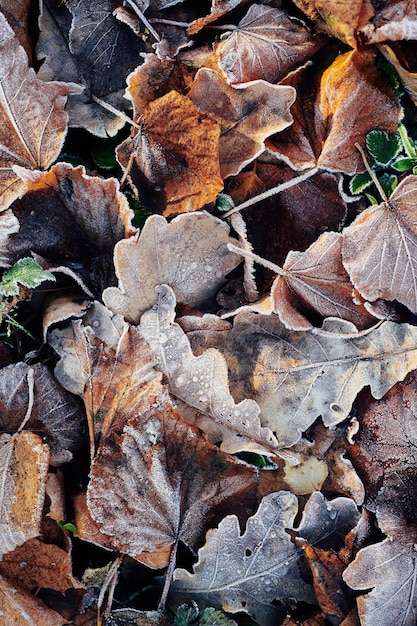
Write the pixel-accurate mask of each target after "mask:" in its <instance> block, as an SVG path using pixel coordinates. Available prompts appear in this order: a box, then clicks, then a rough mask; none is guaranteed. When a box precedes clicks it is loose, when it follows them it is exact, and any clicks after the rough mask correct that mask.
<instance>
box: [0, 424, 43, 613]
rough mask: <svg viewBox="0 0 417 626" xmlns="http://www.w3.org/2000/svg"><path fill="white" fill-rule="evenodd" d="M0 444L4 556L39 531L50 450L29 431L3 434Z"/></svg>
mask: <svg viewBox="0 0 417 626" xmlns="http://www.w3.org/2000/svg"><path fill="white" fill-rule="evenodd" d="M0 446H1V447H0V556H3V555H4V554H7V553H8V552H11V551H12V550H14V549H15V548H16V547H17V546H20V545H22V544H23V543H24V542H25V541H27V540H28V539H31V538H32V537H36V536H37V535H38V534H39V532H40V522H41V517H42V508H43V504H44V497H45V485H46V478H47V475H48V467H49V449H48V446H47V445H46V444H43V443H42V440H41V438H40V437H38V435H34V434H33V433H30V432H21V433H17V434H15V435H13V436H10V435H2V436H1V440H0ZM0 608H1V601H0Z"/></svg>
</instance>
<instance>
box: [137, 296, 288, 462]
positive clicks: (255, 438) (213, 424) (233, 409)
mask: <svg viewBox="0 0 417 626" xmlns="http://www.w3.org/2000/svg"><path fill="white" fill-rule="evenodd" d="M157 293H158V302H157V304H156V305H155V306H154V307H153V308H152V309H151V310H149V311H147V312H146V313H144V314H143V316H142V319H141V323H140V327H139V331H140V334H141V335H142V336H143V337H144V338H145V339H146V341H147V342H148V344H149V345H150V347H151V349H152V351H153V354H154V355H155V360H156V367H157V368H158V369H160V370H161V371H162V372H163V373H164V375H165V376H166V378H167V381H168V388H169V391H170V393H171V394H172V395H173V396H174V398H175V400H176V402H178V401H181V403H183V404H184V405H185V406H186V407H188V411H186V409H185V407H183V408H182V409H181V411H182V413H183V415H184V417H185V418H186V419H187V420H188V421H192V422H193V423H195V424H196V425H197V426H198V427H199V428H201V429H202V430H203V431H204V432H206V433H207V435H208V437H209V439H210V441H212V442H213V443H217V442H220V441H221V442H222V443H221V446H220V448H221V450H224V451H225V452H229V453H234V452H238V451H241V450H249V451H256V452H259V453H260V454H274V452H275V451H276V448H277V442H276V440H275V438H274V437H273V435H272V433H271V431H270V430H268V429H267V428H262V427H261V425H260V422H259V417H258V416H259V407H258V406H257V404H256V403H255V402H253V401H252V400H242V402H239V403H238V404H236V403H235V401H234V400H233V398H232V396H231V395H230V392H229V387H228V376H227V365H226V362H225V360H224V359H223V357H222V355H221V354H220V353H219V352H218V351H217V350H207V351H206V352H204V353H203V354H201V355H200V356H199V357H195V356H194V355H193V353H192V351H191V348H190V344H189V342H188V339H187V337H186V335H185V333H184V332H183V330H182V329H181V327H180V326H179V325H178V324H176V323H175V322H174V319H175V296H174V293H173V291H172V289H171V288H170V287H168V286H167V285H161V286H160V287H158V288H157ZM190 408H191V412H190V410H189V409H190ZM185 411H186V412H185Z"/></svg>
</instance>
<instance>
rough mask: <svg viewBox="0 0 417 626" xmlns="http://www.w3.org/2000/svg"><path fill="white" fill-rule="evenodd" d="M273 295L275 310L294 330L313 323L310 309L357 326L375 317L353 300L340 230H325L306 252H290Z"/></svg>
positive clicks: (373, 319) (303, 328) (306, 327)
mask: <svg viewBox="0 0 417 626" xmlns="http://www.w3.org/2000/svg"><path fill="white" fill-rule="evenodd" d="M271 298H272V301H273V308H274V312H275V313H278V315H279V317H280V319H281V321H282V322H283V323H284V324H285V326H287V328H291V329H293V330H306V329H308V328H312V327H313V324H311V322H310V321H309V320H308V311H309V310H310V311H314V312H315V313H318V314H319V315H321V316H322V317H332V316H333V317H341V318H342V319H345V320H348V321H350V322H352V323H353V324H355V326H356V327H357V328H365V327H367V326H370V325H371V324H372V322H373V321H375V318H373V317H372V316H371V315H370V314H369V313H368V312H367V311H366V309H365V308H364V306H363V305H357V304H356V303H355V302H354V300H353V285H352V283H351V282H350V280H349V276H348V274H347V272H346V270H345V269H344V267H343V264H342V235H341V234H340V233H332V232H327V233H323V234H322V235H321V236H320V237H319V238H318V239H317V240H316V241H315V242H314V243H313V244H311V246H310V247H309V248H308V249H307V250H306V251H305V252H289V254H288V255H287V259H286V261H285V263H284V265H283V271H282V273H281V275H279V276H278V277H277V278H276V280H275V282H274V284H273V286H272V289H271ZM305 309H307V314H306V312H305Z"/></svg>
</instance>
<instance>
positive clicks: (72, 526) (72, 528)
mask: <svg viewBox="0 0 417 626" xmlns="http://www.w3.org/2000/svg"><path fill="white" fill-rule="evenodd" d="M58 526H59V527H60V528H63V529H64V530H69V531H70V533H76V532H78V530H77V527H76V525H75V524H73V523H72V522H64V521H63V520H61V521H60V522H58Z"/></svg>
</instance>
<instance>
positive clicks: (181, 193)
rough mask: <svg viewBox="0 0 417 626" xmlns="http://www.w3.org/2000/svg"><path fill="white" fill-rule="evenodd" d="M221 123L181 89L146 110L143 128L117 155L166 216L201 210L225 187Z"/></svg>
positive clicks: (145, 196)
mask: <svg viewBox="0 0 417 626" xmlns="http://www.w3.org/2000/svg"><path fill="white" fill-rule="evenodd" d="M219 135H220V129H219V126H218V124H217V122H215V121H213V120H211V119H210V118H209V117H207V116H206V115H204V114H201V113H200V112H199V111H198V110H197V108H196V107H195V106H194V104H193V103H192V101H191V100H190V99H189V98H188V97H186V96H182V95H180V94H179V93H177V92H176V91H170V92H169V93H167V94H166V95H164V96H162V97H161V98H158V99H157V100H154V101H153V102H151V103H150V104H149V106H148V107H147V109H145V111H143V113H142V115H141V118H140V130H139V131H138V132H137V134H136V135H135V136H133V137H131V138H129V139H126V140H125V141H124V142H123V143H121V144H120V145H119V146H118V149H117V158H118V160H119V162H120V164H121V166H122V167H123V168H124V169H125V170H127V171H128V170H129V168H130V163H131V162H132V161H131V157H132V158H133V162H132V168H131V170H130V176H131V178H132V181H133V183H134V184H135V185H136V186H137V188H138V189H139V192H140V195H141V198H142V199H143V201H144V202H145V203H146V205H147V206H149V207H151V208H155V212H156V211H158V212H163V214H164V215H165V216H169V215H175V214H176V213H185V212H188V211H195V210H197V209H201V208H202V207H203V206H204V205H205V204H207V203H209V202H213V201H214V200H215V199H216V196H217V194H218V193H219V191H221V190H222V189H223V181H222V179H221V178H220V171H219V155H218V141H219Z"/></svg>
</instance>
